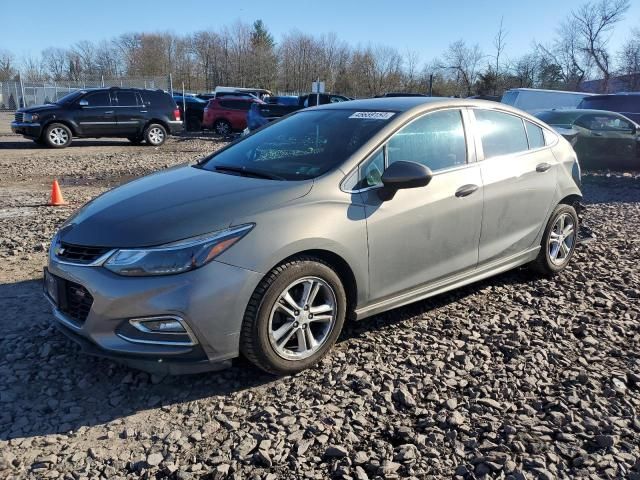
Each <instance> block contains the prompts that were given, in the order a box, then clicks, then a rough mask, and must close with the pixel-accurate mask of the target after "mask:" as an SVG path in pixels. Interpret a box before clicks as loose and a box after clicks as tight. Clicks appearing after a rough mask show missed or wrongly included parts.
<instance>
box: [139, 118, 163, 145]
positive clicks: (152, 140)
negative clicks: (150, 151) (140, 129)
mask: <svg viewBox="0 0 640 480" xmlns="http://www.w3.org/2000/svg"><path fill="white" fill-rule="evenodd" d="M144 139H145V141H146V142H147V145H152V146H154V147H159V146H160V145H162V144H163V143H164V142H165V140H166V139H167V130H166V129H165V128H164V127H163V126H162V125H160V124H159V123H152V124H151V125H149V126H148V127H147V129H146V130H145V131H144Z"/></svg>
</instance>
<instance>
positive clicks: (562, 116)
mask: <svg viewBox="0 0 640 480" xmlns="http://www.w3.org/2000/svg"><path fill="white" fill-rule="evenodd" d="M581 115H582V112H575V111H573V112H563V111H561V110H559V111H553V110H549V111H546V112H538V113H536V114H535V116H536V117H538V118H539V119H540V120H542V121H543V122H545V123H548V124H549V125H571V124H573V122H574V121H575V119H576V118H578V117H579V116H581Z"/></svg>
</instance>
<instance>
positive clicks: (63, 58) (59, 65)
mask: <svg viewBox="0 0 640 480" xmlns="http://www.w3.org/2000/svg"><path fill="white" fill-rule="evenodd" d="M67 58H68V52H67V50H65V49H63V48H55V47H52V48H47V49H45V50H43V51H42V61H43V63H44V66H45V69H46V71H47V74H48V76H49V78H51V80H54V81H60V80H63V79H65V78H66V76H67V73H68V70H67Z"/></svg>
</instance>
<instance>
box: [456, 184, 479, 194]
mask: <svg viewBox="0 0 640 480" xmlns="http://www.w3.org/2000/svg"><path fill="white" fill-rule="evenodd" d="M478 188H480V187H478V185H473V184H468V185H463V186H461V187H460V188H459V189H458V190H456V197H466V196H468V195H471V194H472V193H473V192H475V191H476V190H478Z"/></svg>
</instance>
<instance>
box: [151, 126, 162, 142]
mask: <svg viewBox="0 0 640 480" xmlns="http://www.w3.org/2000/svg"><path fill="white" fill-rule="evenodd" d="M163 140H164V132H163V131H162V129H161V128H160V127H153V128H152V129H151V130H149V141H150V142H151V143H152V144H153V145H158V144H160V143H162V141H163Z"/></svg>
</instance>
